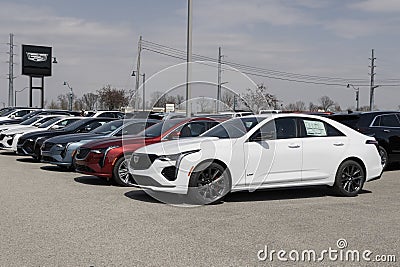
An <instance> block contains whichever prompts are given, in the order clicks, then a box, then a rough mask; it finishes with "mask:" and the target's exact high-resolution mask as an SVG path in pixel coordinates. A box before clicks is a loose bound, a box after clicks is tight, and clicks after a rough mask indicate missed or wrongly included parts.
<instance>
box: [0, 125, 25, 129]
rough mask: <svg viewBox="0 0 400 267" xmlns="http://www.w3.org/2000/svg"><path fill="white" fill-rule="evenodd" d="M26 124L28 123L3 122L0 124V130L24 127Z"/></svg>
mask: <svg viewBox="0 0 400 267" xmlns="http://www.w3.org/2000/svg"><path fill="white" fill-rule="evenodd" d="M26 126H28V125H19V124H5V125H0V131H7V130H13V129H18V128H21V127H26Z"/></svg>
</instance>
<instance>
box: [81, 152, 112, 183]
mask: <svg viewBox="0 0 400 267" xmlns="http://www.w3.org/2000/svg"><path fill="white" fill-rule="evenodd" d="M103 157H104V154H96V153H93V152H89V153H88V155H87V156H86V157H84V158H82V159H81V158H77V157H75V170H76V171H77V172H79V173H83V174H88V175H95V176H98V177H101V178H107V179H110V178H112V167H113V166H112V165H111V164H108V163H107V164H104V165H103V162H105V160H104V158H103Z"/></svg>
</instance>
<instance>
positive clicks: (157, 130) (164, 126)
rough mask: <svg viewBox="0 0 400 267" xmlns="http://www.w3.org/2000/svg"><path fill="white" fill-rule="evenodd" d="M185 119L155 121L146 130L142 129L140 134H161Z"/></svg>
mask: <svg viewBox="0 0 400 267" xmlns="http://www.w3.org/2000/svg"><path fill="white" fill-rule="evenodd" d="M184 120H185V119H172V120H166V121H162V122H160V123H157V124H156V125H153V126H151V127H149V128H147V129H146V130H144V131H143V132H142V133H141V134H140V135H141V136H144V137H157V136H160V135H162V134H164V133H165V132H166V131H168V130H169V129H171V128H172V127H174V126H175V125H177V124H179V123H181V122H183V121H184Z"/></svg>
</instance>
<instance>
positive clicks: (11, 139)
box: [7, 136, 14, 146]
mask: <svg viewBox="0 0 400 267" xmlns="http://www.w3.org/2000/svg"><path fill="white" fill-rule="evenodd" d="M13 140H14V136H13V137H12V138H10V139H8V140H7V144H8V145H9V146H12V143H13Z"/></svg>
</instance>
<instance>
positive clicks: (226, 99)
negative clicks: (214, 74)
mask: <svg viewBox="0 0 400 267" xmlns="http://www.w3.org/2000/svg"><path fill="white" fill-rule="evenodd" d="M234 101H235V94H234V93H232V92H230V91H225V92H224V93H223V94H222V96H221V102H222V103H224V104H225V105H227V106H228V107H230V108H232V109H233V106H234Z"/></svg>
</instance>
